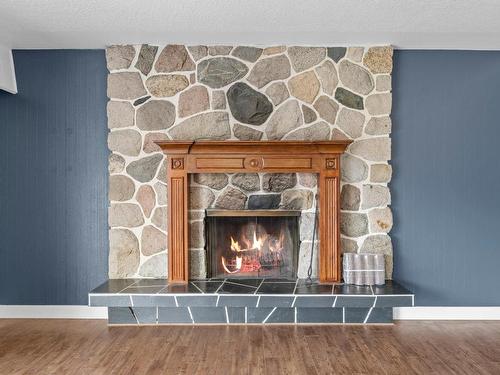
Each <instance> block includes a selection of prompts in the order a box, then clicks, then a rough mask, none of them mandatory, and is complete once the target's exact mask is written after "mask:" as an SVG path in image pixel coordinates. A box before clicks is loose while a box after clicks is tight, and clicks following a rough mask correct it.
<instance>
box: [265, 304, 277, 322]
mask: <svg viewBox="0 0 500 375" xmlns="http://www.w3.org/2000/svg"><path fill="white" fill-rule="evenodd" d="M276 309H277V307H274V308H273V309H272V311H271V312H270V313H269V315H268V316H266V319H264V320H263V321H262V324H265V323H266V322H267V319H269V318H270V317H271V315H273V313H274V312H275V311H276Z"/></svg>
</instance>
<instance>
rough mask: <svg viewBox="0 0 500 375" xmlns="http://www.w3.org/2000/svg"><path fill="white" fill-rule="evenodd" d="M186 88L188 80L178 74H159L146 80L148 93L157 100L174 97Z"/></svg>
mask: <svg viewBox="0 0 500 375" xmlns="http://www.w3.org/2000/svg"><path fill="white" fill-rule="evenodd" d="M188 86H189V81H188V79H187V78H186V77H185V76H183V75H180V74H161V75H156V76H152V77H149V78H148V79H147V80H146V87H147V88H148V90H149V92H150V93H151V94H153V95H154V96H157V97H159V98H166V97H169V96H174V95H175V94H177V93H178V92H181V91H182V90H184V89H185V88H186V87H188Z"/></svg>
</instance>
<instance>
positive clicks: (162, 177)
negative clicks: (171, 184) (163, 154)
mask: <svg viewBox="0 0 500 375" xmlns="http://www.w3.org/2000/svg"><path fill="white" fill-rule="evenodd" d="M156 178H157V179H158V180H160V181H161V182H163V183H165V184H166V183H167V159H165V160H163V162H162V163H161V167H160V170H159V171H158V174H157V176H156Z"/></svg>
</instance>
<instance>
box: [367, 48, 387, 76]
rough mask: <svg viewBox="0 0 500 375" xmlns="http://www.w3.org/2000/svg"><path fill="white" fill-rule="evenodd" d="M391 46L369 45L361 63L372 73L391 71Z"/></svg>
mask: <svg viewBox="0 0 500 375" xmlns="http://www.w3.org/2000/svg"><path fill="white" fill-rule="evenodd" d="M392 53H393V51H392V47H371V48H369V49H368V52H366V55H365V57H364V59H363V64H364V65H365V66H366V67H367V68H368V69H370V71H371V72H372V73H375V74H379V73H391V72H392Z"/></svg>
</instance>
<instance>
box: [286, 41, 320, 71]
mask: <svg viewBox="0 0 500 375" xmlns="http://www.w3.org/2000/svg"><path fill="white" fill-rule="evenodd" d="M325 55H326V49H325V48H321V47H289V48H288V56H290V60H291V61H292V66H293V69H295V71H296V72H297V73H300V72H302V71H304V70H306V69H309V68H311V67H313V66H314V65H317V64H319V63H320V62H321V60H323V59H324V58H325Z"/></svg>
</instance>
